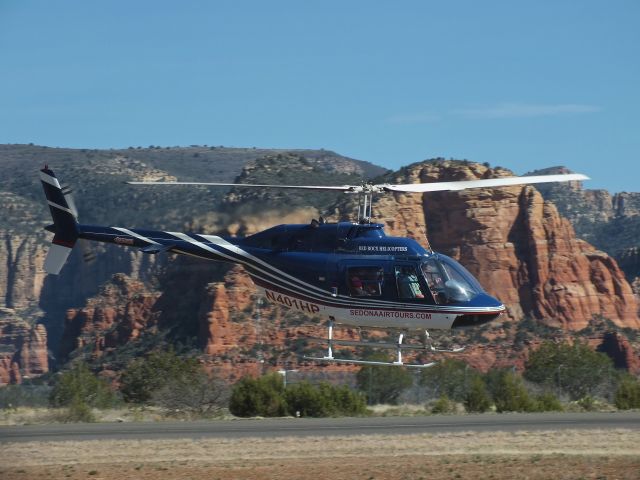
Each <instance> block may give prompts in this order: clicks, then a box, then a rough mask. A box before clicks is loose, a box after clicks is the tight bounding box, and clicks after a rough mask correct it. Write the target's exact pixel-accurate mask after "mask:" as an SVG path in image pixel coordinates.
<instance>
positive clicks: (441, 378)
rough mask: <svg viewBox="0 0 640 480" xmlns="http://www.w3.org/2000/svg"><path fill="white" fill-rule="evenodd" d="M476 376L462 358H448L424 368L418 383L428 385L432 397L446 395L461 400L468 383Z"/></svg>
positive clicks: (475, 372)
mask: <svg viewBox="0 0 640 480" xmlns="http://www.w3.org/2000/svg"><path fill="white" fill-rule="evenodd" d="M478 376H479V374H478V372H477V371H476V370H474V369H473V368H470V367H469V365H467V364H466V363H465V362H463V361H462V360H457V359H453V358H448V359H446V360H443V361H442V362H439V363H438V364H436V365H435V366H433V367H431V368H427V369H425V370H424V371H423V372H422V374H421V376H420V384H421V385H422V386H425V387H428V389H429V390H430V391H431V395H432V396H433V397H440V396H442V395H446V396H447V397H449V398H451V399H453V400H456V401H458V402H463V401H464V400H465V398H466V395H467V390H468V388H469V385H471V382H472V380H473V379H474V378H476V377H478Z"/></svg>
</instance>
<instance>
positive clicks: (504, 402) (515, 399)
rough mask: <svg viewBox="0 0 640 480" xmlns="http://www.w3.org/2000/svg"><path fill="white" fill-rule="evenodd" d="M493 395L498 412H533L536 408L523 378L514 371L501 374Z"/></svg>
mask: <svg viewBox="0 0 640 480" xmlns="http://www.w3.org/2000/svg"><path fill="white" fill-rule="evenodd" d="M493 395H494V396H493V401H494V403H495V405H496V411H497V412H532V411H535V409H536V405H535V402H534V401H533V400H532V399H531V397H530V396H529V392H527V389H526V388H525V386H524V383H523V382H522V378H521V377H520V376H519V375H517V374H515V373H513V372H504V373H503V374H502V375H501V376H500V378H499V380H498V382H497V385H496V390H495V392H494V394H493Z"/></svg>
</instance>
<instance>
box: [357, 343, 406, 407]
mask: <svg viewBox="0 0 640 480" xmlns="http://www.w3.org/2000/svg"><path fill="white" fill-rule="evenodd" d="M367 359H368V360H379V361H385V362H386V361H389V358H388V357H387V356H386V355H384V354H373V355H370V356H368V357H367ZM356 382H357V386H358V389H359V390H360V391H361V392H363V393H364V394H365V395H366V397H367V402H368V403H369V405H373V404H375V403H389V404H392V405H395V404H397V403H398V397H400V395H401V394H402V392H404V391H405V390H406V389H407V388H409V387H410V386H411V385H413V376H412V375H411V374H410V373H409V372H408V371H407V369H406V368H398V367H394V366H383V365H371V366H368V365H367V366H365V367H362V368H361V369H360V370H359V371H358V373H357V374H356Z"/></svg>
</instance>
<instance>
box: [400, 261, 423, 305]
mask: <svg viewBox="0 0 640 480" xmlns="http://www.w3.org/2000/svg"><path fill="white" fill-rule="evenodd" d="M396 282H397V284H398V297H399V298H408V299H412V298H424V293H423V292H422V288H421V287H420V281H419V280H418V274H417V272H416V269H415V267H413V266H411V265H402V266H398V267H396Z"/></svg>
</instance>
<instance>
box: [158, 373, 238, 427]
mask: <svg viewBox="0 0 640 480" xmlns="http://www.w3.org/2000/svg"><path fill="white" fill-rule="evenodd" d="M151 402H152V403H153V404H154V405H158V406H160V407H162V408H164V409H165V410H167V411H169V412H170V413H172V414H181V413H186V414H188V415H196V416H212V415H218V414H220V412H221V411H222V410H223V409H224V408H226V407H227V405H228V403H229V387H228V386H227V384H226V383H224V382H222V381H221V380H218V379H215V378H211V377H209V376H208V375H207V374H206V373H205V372H204V371H200V372H198V373H197V374H196V375H189V376H180V377H176V378H172V379H170V380H168V381H167V382H166V383H165V385H164V386H163V387H161V388H159V389H157V390H155V391H154V392H153V393H152V397H151Z"/></svg>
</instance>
